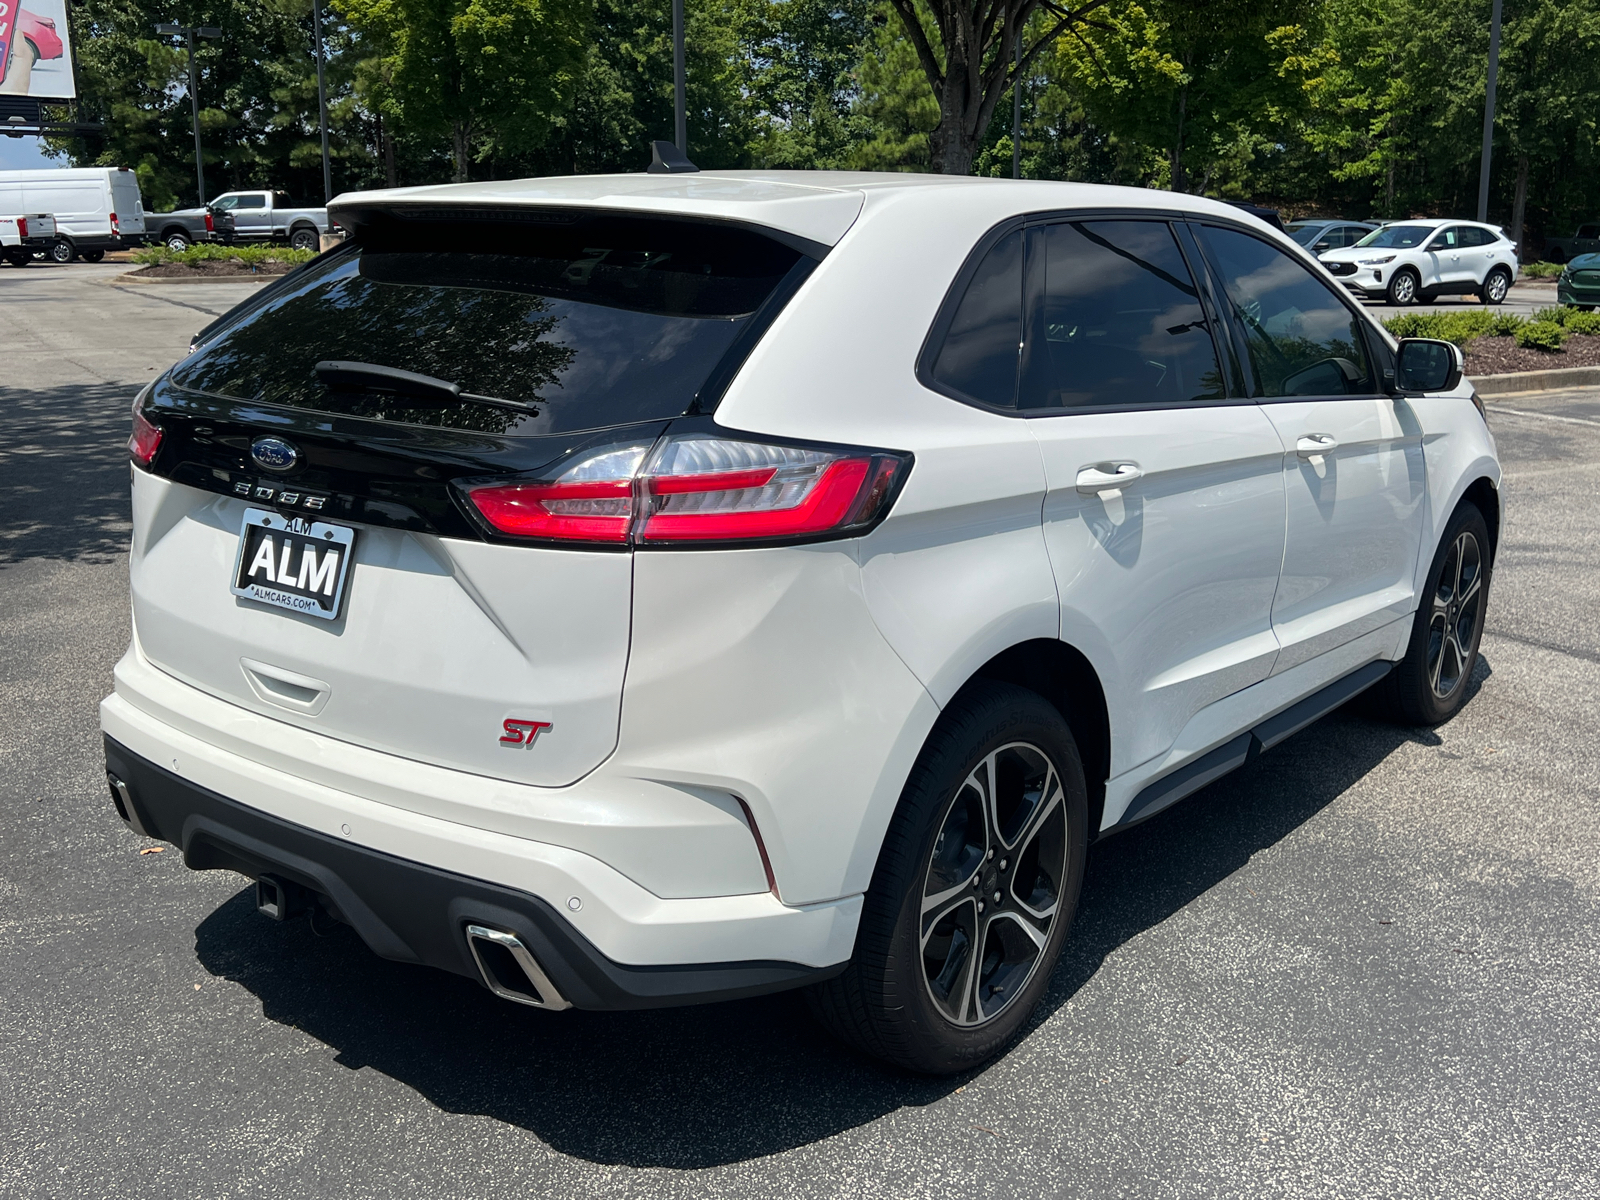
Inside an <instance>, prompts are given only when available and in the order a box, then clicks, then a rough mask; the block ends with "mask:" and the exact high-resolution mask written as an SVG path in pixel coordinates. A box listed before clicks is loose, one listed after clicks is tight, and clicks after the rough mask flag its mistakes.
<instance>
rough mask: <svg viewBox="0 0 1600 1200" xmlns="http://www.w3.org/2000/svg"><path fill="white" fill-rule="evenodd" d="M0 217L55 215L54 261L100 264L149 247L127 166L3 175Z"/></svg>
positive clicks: (136, 188) (134, 178)
mask: <svg viewBox="0 0 1600 1200" xmlns="http://www.w3.org/2000/svg"><path fill="white" fill-rule="evenodd" d="M0 212H14V213H15V212H20V213H34V212H45V213H51V214H53V215H54V216H55V219H56V240H55V243H54V244H53V245H52V246H51V247H50V257H51V258H53V259H55V261H56V262H59V263H69V262H71V261H72V260H73V259H74V258H79V257H82V258H84V259H87V260H88V261H89V262H99V261H100V260H101V259H102V258H104V257H105V253H106V251H107V250H121V249H123V248H124V247H127V246H138V245H142V244H143V243H144V201H143V200H141V199H140V197H139V180H138V177H137V176H135V175H134V173H133V172H132V171H130V170H129V169H128V168H127V167H60V168H56V169H53V170H52V169H45V170H37V171H0Z"/></svg>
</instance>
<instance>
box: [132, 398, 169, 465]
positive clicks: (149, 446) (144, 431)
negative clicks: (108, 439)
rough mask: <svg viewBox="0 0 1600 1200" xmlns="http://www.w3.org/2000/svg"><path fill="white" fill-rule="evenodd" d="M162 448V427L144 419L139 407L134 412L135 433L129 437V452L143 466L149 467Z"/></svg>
mask: <svg viewBox="0 0 1600 1200" xmlns="http://www.w3.org/2000/svg"><path fill="white" fill-rule="evenodd" d="M159 449H161V427H160V426H158V425H152V424H150V422H149V421H146V420H145V419H144V414H143V413H142V412H140V411H139V410H138V409H134V412H133V434H132V436H130V437H129V438H128V453H129V455H131V456H132V458H133V461H134V462H136V463H138V464H139V465H140V466H141V467H148V466H149V465H150V463H151V462H152V461H153V460H154V459H155V456H156V451H157V450H159Z"/></svg>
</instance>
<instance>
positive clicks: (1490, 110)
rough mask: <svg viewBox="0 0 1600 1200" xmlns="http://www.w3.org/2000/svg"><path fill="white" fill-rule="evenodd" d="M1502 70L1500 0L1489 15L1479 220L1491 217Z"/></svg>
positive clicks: (1479, 183)
mask: <svg viewBox="0 0 1600 1200" xmlns="http://www.w3.org/2000/svg"><path fill="white" fill-rule="evenodd" d="M1499 71H1500V0H1494V11H1493V14H1492V15H1491V16H1490V17H1489V81H1488V82H1489V86H1488V88H1487V89H1486V90H1485V92H1484V97H1483V161H1482V163H1481V165H1480V166H1479V167H1478V220H1480V221H1487V220H1488V219H1489V160H1490V158H1491V157H1492V156H1493V154H1494V85H1495V76H1496V75H1497V74H1499Z"/></svg>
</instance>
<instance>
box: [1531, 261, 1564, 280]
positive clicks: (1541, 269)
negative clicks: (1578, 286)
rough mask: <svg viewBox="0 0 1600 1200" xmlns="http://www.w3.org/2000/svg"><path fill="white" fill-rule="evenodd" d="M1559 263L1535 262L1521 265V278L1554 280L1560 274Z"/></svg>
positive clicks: (1560, 267) (1560, 266)
mask: <svg viewBox="0 0 1600 1200" xmlns="http://www.w3.org/2000/svg"><path fill="white" fill-rule="evenodd" d="M1561 271H1562V265H1561V264H1560V263H1550V262H1536V263H1523V264H1522V277H1523V278H1524V279H1554V278H1555V277H1556V276H1557V275H1559V274H1561Z"/></svg>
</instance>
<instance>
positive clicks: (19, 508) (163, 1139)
mask: <svg viewBox="0 0 1600 1200" xmlns="http://www.w3.org/2000/svg"><path fill="white" fill-rule="evenodd" d="M119 270H120V268H117V267H114V266H111V265H109V264H107V265H103V266H100V267H88V266H82V265H79V266H73V267H67V268H53V269H51V268H39V267H36V268H29V269H25V270H22V271H16V270H12V269H5V270H0V311H3V312H4V313H5V315H6V321H5V329H6V336H5V339H4V341H3V343H0V355H3V359H4V370H5V380H6V386H5V388H4V390H3V391H0V505H3V509H0V511H3V512H4V514H5V515H4V519H3V520H0V722H3V724H0V828H3V831H4V832H3V836H0V1080H3V1084H0V1195H3V1196H6V1197H18V1198H23V1197H26V1198H30V1200H31V1198H33V1197H52V1198H53V1197H109V1196H116V1197H119V1198H122V1197H161V1198H169V1197H189V1196H195V1197H200V1196H204V1197H245V1196H250V1197H256V1196H294V1197H323V1196H330V1197H331V1196H340V1197H343V1196H349V1197H411V1196H417V1197H458V1196H459V1197H511V1196H540V1197H568V1196H572V1197H588V1196H606V1197H613V1196H615V1197H651V1198H656V1197H680V1196H681V1197H723V1196H728V1197H733V1196H739V1197H745V1196H749V1197H768V1196H771V1197H846V1196H847V1197H857V1196H860V1197H962V1198H968V1197H1036V1196H1039V1197H1042V1196H1062V1197H1139V1198H1150V1197H1159V1198H1167V1197H1171V1198H1174V1200H1176V1198H1189V1197H1235V1196H1240V1197H1245V1196H1248V1197H1257V1196H1260V1197H1317V1198H1333V1197H1351V1198H1361V1200H1368V1198H1371V1197H1390V1196H1396V1197H1441V1198H1443V1197H1449V1198H1451V1200H1456V1198H1460V1197H1468V1196H1471V1197H1508V1198H1509V1197H1516V1198H1519V1200H1521V1198H1528V1197H1540V1198H1556V1197H1575V1198H1576V1197H1584V1198H1592V1197H1594V1196H1596V1195H1600V1086H1597V1081H1600V703H1597V700H1600V599H1597V587H1596V583H1595V580H1596V579H1597V578H1600V506H1597V505H1596V502H1595V496H1596V495H1597V494H1600V389H1588V390H1584V391H1573V392H1567V393H1560V394H1543V395H1524V396H1508V397H1502V398H1497V399H1496V402H1495V404H1494V406H1493V408H1492V410H1491V412H1490V419H1491V422H1492V425H1493V427H1494V430H1495V433H1496V436H1497V438H1498V439H1499V444H1500V449H1501V453H1502V455H1503V457H1504V460H1505V463H1506V468H1507V484H1506V488H1507V496H1508V503H1509V512H1508V519H1507V524H1506V528H1505V534H1504V542H1503V545H1502V548H1501V553H1500V558H1499V561H1498V564H1497V571H1496V574H1495V577H1494V580H1493V584H1492V590H1491V594H1490V602H1489V625H1488V633H1487V635H1486V637H1485V640H1484V653H1483V661H1482V663H1481V665H1480V667H1479V670H1478V673H1477V675H1476V677H1475V680H1474V687H1475V689H1476V694H1475V696H1474V697H1473V699H1472V701H1471V702H1470V704H1469V705H1468V706H1467V708H1466V709H1465V710H1464V711H1463V713H1462V714H1461V715H1460V716H1459V717H1457V718H1456V719H1455V720H1454V721H1452V722H1450V723H1449V724H1447V725H1445V726H1443V727H1441V728H1439V729H1437V730H1417V729H1399V728H1394V727H1392V726H1387V725H1382V724H1377V723H1374V722H1372V721H1370V720H1368V719H1366V718H1365V717H1363V716H1362V715H1361V714H1360V713H1359V712H1358V711H1356V712H1353V711H1349V710H1346V711H1344V712H1341V713H1338V714H1335V715H1334V716H1332V717H1330V718H1328V719H1326V720H1324V721H1322V722H1321V723H1319V724H1318V725H1316V726H1314V727H1312V728H1311V729H1309V730H1307V731H1305V732H1303V733H1301V734H1299V735H1298V736H1296V737H1295V738H1293V739H1291V740H1290V741H1289V742H1287V743H1285V744H1284V745H1283V746H1281V747H1280V748H1278V749H1275V750H1274V751H1272V752H1271V753H1270V754H1268V755H1265V756H1264V757H1262V758H1261V759H1259V760H1257V761H1256V762H1255V763H1253V764H1252V765H1251V766H1249V767H1248V768H1246V769H1245V770H1243V771H1241V772H1240V773H1238V774H1236V775H1234V776H1232V777H1230V778H1227V779H1224V780H1222V781H1221V782H1219V783H1217V784H1214V785H1212V786H1211V787H1210V788H1208V789H1207V790H1206V791H1204V792H1202V793H1200V794H1198V795H1196V796H1195V797H1194V798H1192V799H1190V800H1189V801H1186V802H1185V803H1184V804H1182V805H1179V806H1178V807H1176V808H1175V809H1173V810H1170V811H1168V812H1167V813H1165V814H1162V815H1161V816H1160V817H1158V818H1156V819H1154V820H1152V821H1150V822H1148V823H1146V824H1145V825H1143V826H1141V827H1139V828H1138V829H1136V830H1134V831H1132V832H1129V833H1127V834H1124V835H1122V836H1120V837H1117V838H1114V839H1110V840H1108V841H1106V842H1105V843H1103V844H1102V845H1100V846H1098V847H1096V848H1094V849H1093V850H1091V852H1090V857H1089V871H1088V881H1087V885H1086V890H1085V893H1084V896H1083V901H1082V905H1081V909H1080V916H1079V919H1078V926H1077V929H1076V930H1075V933H1074V940H1073V941H1072V942H1071V943H1070V945H1069V948H1068V952H1067V955H1066V957H1065V959H1064V960H1063V962H1062V964H1061V965H1060V967H1059V969H1058V970H1057V972H1056V974H1055V977H1054V980H1053V984H1052V987H1051V990H1050V992H1049V994H1048V998H1047V1001H1046V1002H1045V1004H1044V1005H1043V1006H1042V1008H1041V1010H1040V1012H1039V1014H1038V1016H1037V1018H1036V1020H1035V1023H1034V1025H1033V1027H1032V1028H1031V1029H1030V1031H1029V1032H1028V1035H1027V1036H1026V1038H1025V1039H1024V1040H1023V1041H1022V1042H1021V1043H1020V1044H1019V1045H1018V1046H1016V1047H1015V1048H1014V1049H1013V1050H1012V1051H1011V1053H1010V1054H1008V1055H1007V1056H1006V1057H1004V1058H1003V1059H1001V1060H1000V1061H998V1062H996V1063H995V1064H993V1065H991V1066H990V1067H989V1068H988V1069H986V1070H984V1071H981V1072H979V1073H977V1074H974V1075H972V1076H970V1077H966V1078H957V1079H953V1080H938V1081H935V1080H927V1079H920V1078H913V1077H909V1076H906V1075H902V1074H899V1073H896V1072H892V1071H889V1070H886V1069H883V1068H881V1067H879V1066H878V1065H877V1064H875V1063H873V1062H871V1061H868V1060H865V1059H862V1058H859V1057H857V1056H855V1055H854V1054H852V1053H850V1052H848V1051H846V1050H843V1049H841V1048H839V1047H838V1046H836V1045H835V1044H833V1043H832V1042H830V1041H829V1040H828V1039H827V1038H826V1037H825V1036H824V1035H822V1034H821V1033H820V1032H819V1031H817V1030H816V1029H815V1027H813V1026H812V1025H811V1023H810V1022H809V1019H808V1018H807V1016H806V1014H805V1011H804V1006H803V1004H801V1003H800V1002H799V1001H797V999H796V998H794V997H793V996H777V997H771V998H766V999H761V1000H754V1001H746V1002H742V1003H737V1004H727V1005H721V1006H717V1007H714V1008H699V1009H679V1010H669V1011H662V1012H654V1013H638V1014H625V1015H602V1014H585V1013H565V1014H544V1013H538V1012H533V1011H530V1010H524V1009H518V1008H516V1007H514V1006H512V1005H509V1004H505V1003H502V1002H500V1001H497V1000H495V999H493V998H492V997H491V996H490V995H489V994H488V993H487V992H485V991H483V990H482V989H481V988H478V987H477V986H475V985H474V984H472V983H470V982H468V981H466V980H462V979H457V978H455V977H451V976H447V975H444V974H442V973H435V972H430V971H428V970H426V969H422V968H410V967H404V966H399V965H395V964H392V963H387V962H384V961H381V960H379V959H377V958H375V957H373V956H372V955H371V954H370V953H369V952H368V951H367V950H366V949H365V948H364V947H363V946H362V945H361V944H360V943H359V942H358V941H357V940H356V939H355V938H354V936H353V935H351V934H350V933H349V932H348V931H345V930H336V931H334V932H333V933H332V934H330V935H329V936H322V937H319V936H317V935H316V934H315V933H314V932H313V931H312V930H311V928H310V927H309V926H308V925H307V924H306V923H305V922H303V921H302V922H300V923H297V924H296V923H290V924H286V925H277V924H273V923H272V922H269V921H267V920H265V919H263V918H261V917H259V916H258V915H257V914H256V913H255V911H254V907H253V900H252V894H251V892H250V891H249V890H247V889H246V887H245V885H244V881H243V880H242V879H241V878H240V877H238V876H235V875H231V874H226V873H222V872H208V873H204V874H196V873H192V872H189V871H188V870H186V869H185V868H184V866H183V863H182V861H181V859H180V856H179V855H178V853H177V852H175V851H173V850H171V849H170V848H169V849H167V850H166V851H164V852H162V853H152V854H141V853H140V851H141V850H142V849H146V848H149V847H151V846H153V845H154V843H149V842H146V841H144V840H143V839H141V838H139V837H137V836H135V835H134V834H133V833H131V832H130V831H129V830H128V829H127V828H126V827H124V826H123V825H122V823H121V822H120V821H119V820H118V819H117V817H116V815H115V813H114V811H113V810H112V807H111V805H110V803H109V801H108V799H107V796H106V792H105V785H104V779H103V775H102V770H103V768H102V763H101V752H100V742H99V735H98V732H97V717H96V705H97V704H98V702H99V700H100V698H101V696H102V695H104V694H105V692H106V691H107V690H108V689H109V686H110V673H111V667H112V664H113V663H114V662H115V661H116V659H117V658H118V657H119V656H120V655H121V653H122V651H123V649H124V647H125V645H126V643H127V640H128V615H127V614H128V599H127V587H126V563H125V558H124V554H123V544H124V541H125V539H126V536H127V530H128V521H127V498H126V490H127V467H126V465H125V462H126V460H125V456H124V452H123V450H122V443H123V440H124V439H125V437H126V435H127V425H128V406H129V404H130V402H131V400H132V398H133V395H134V393H135V391H136V390H137V388H138V387H139V386H141V385H142V384H143V382H144V381H145V380H147V379H149V378H151V377H153V375H154V374H155V373H156V372H157V371H158V370H159V369H161V368H163V367H165V366H166V365H167V364H168V363H169V362H171V361H172V360H173V359H174V358H176V357H177V356H178V355H180V354H181V353H182V352H183V350H184V347H185V346H186V344H187V341H188V338H189V336H190V334H191V333H192V332H193V331H194V330H196V329H198V328H199V327H200V326H201V325H203V324H205V323H206V322H207V321H209V320H210V319H211V314H214V313H218V312H221V311H222V310H223V309H224V308H226V307H227V306H228V305H230V304H231V303H233V302H235V301H236V300H237V299H239V298H240V297H241V296H243V295H245V294H247V292H248V290H249V289H248V287H247V286H245V285H235V284H227V285H217V284H207V285H199V284H196V285H187V286H184V285H169V286H164V287H158V286H155V285H150V286H145V287H138V288H135V287H132V286H120V285H116V284H112V283H110V282H108V278H109V277H110V276H113V275H115V274H117V273H118V271H119Z"/></svg>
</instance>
